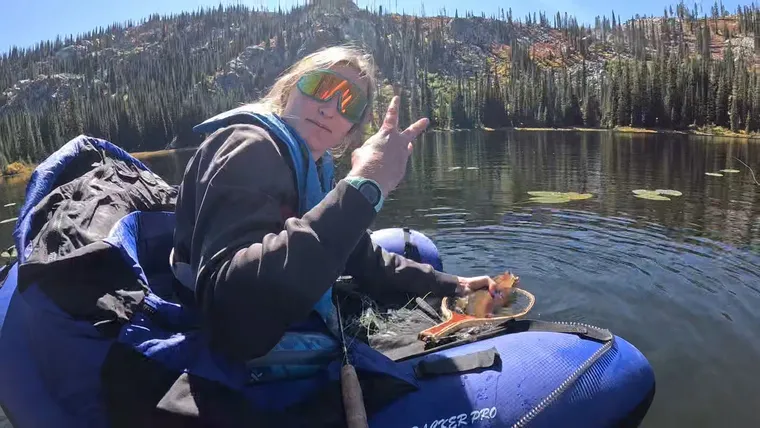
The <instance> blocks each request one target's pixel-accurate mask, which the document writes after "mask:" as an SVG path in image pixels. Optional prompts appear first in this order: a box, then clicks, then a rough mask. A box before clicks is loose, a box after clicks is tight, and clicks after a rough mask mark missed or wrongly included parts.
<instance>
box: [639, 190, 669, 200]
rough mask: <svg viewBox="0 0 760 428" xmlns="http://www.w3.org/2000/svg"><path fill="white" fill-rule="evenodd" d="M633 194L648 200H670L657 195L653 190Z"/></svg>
mask: <svg viewBox="0 0 760 428" xmlns="http://www.w3.org/2000/svg"><path fill="white" fill-rule="evenodd" d="M634 196H635V197H637V198H641V199H648V200H650V201H669V200H670V198H669V197H667V196H662V195H658V194H657V193H655V192H648V193H641V194H638V195H634Z"/></svg>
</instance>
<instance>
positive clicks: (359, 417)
mask: <svg viewBox="0 0 760 428" xmlns="http://www.w3.org/2000/svg"><path fill="white" fill-rule="evenodd" d="M338 300H339V299H338ZM335 306H336V308H337V309H338V324H339V325H340V337H341V341H342V342H343V343H342V345H343V366H342V367H341V368H340V389H341V394H342V396H343V410H344V412H345V416H346V426H347V427H348V428H368V427H369V425H368V424H367V410H366V409H365V408H364V396H363V394H362V387H361V384H359V376H358V375H357V374H356V369H354V366H353V365H352V364H351V362H350V361H349V360H348V347H347V346H346V336H345V334H344V332H343V318H342V317H341V314H340V303H339V302H337V301H336V302H335Z"/></svg>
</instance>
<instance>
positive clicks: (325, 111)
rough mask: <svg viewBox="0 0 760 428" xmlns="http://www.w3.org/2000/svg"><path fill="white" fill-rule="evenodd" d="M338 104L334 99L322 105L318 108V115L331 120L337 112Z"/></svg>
mask: <svg viewBox="0 0 760 428" xmlns="http://www.w3.org/2000/svg"><path fill="white" fill-rule="evenodd" d="M337 108H338V103H337V101H336V100H335V99H333V100H330V101H328V102H326V103H323V104H322V105H320V106H319V115H320V116H322V117H326V118H328V119H331V118H332V117H333V116H335V113H336V112H337V111H336V110H337Z"/></svg>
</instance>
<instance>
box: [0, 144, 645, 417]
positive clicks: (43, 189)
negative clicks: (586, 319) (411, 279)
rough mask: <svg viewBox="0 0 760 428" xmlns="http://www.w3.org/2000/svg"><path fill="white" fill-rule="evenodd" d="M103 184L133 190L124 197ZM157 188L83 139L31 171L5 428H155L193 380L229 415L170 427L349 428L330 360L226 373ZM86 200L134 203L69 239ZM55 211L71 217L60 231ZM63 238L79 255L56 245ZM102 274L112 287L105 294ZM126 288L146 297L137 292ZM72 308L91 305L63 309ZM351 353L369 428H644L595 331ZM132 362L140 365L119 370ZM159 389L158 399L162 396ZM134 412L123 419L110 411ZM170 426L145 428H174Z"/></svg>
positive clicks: (6, 368) (4, 295) (628, 373)
mask: <svg viewBox="0 0 760 428" xmlns="http://www.w3.org/2000/svg"><path fill="white" fill-rule="evenodd" d="M99 180H101V181H99ZM93 183H95V184H93ZM102 183H111V184H115V183H121V185H123V186H124V187H125V188H127V187H126V186H129V187H128V189H131V190H130V191H128V192H125V193H124V194H120V193H119V191H118V188H117V187H112V188H109V187H108V186H107V185H104V184H102ZM162 183H163V181H162V180H161V179H160V178H159V177H158V176H156V175H155V174H153V173H152V172H151V171H150V170H149V169H148V167H147V166H145V165H144V164H142V163H141V162H140V161H138V160H136V159H134V158H132V157H131V156H130V155H129V154H127V153H126V152H124V151H122V150H121V149H119V148H118V147H116V146H114V145H112V144H110V143H109V142H107V141H103V140H98V139H94V138H87V137H79V138H77V139H75V140H72V141H71V142H69V143H68V144H66V145H65V146H64V147H62V148H61V149H60V150H58V151H57V152H56V153H54V154H53V155H51V156H50V157H49V158H48V159H47V160H46V161H45V162H44V163H42V164H41V165H40V166H39V167H38V168H37V169H36V171H35V172H34V174H33V176H32V178H31V180H30V183H29V185H28V188H27V193H26V200H25V202H24V205H23V207H22V208H21V212H20V213H19V219H18V222H17V226H16V229H15V232H14V238H15V244H16V248H17V249H18V252H19V259H18V261H16V262H15V263H13V264H12V265H9V266H7V267H6V268H5V269H4V270H3V271H2V272H3V274H2V275H4V278H3V279H0V284H1V285H0V405H1V406H2V408H3V410H4V411H5V412H6V414H7V415H8V417H9V419H10V420H11V422H12V423H13V425H14V427H16V428H27V427H31V428H38V427H56V428H59V427H60V428H65V427H77V428H78V427H84V426H90V427H107V426H151V425H150V424H142V423H139V422H135V421H137V420H139V419H135V416H134V414H137V413H140V411H145V412H147V413H150V412H154V411H155V409H161V412H159V413H161V414H162V415H166V414H172V415H175V416H176V415H184V413H183V411H184V409H182V408H172V407H171V406H170V405H166V404H165V403H166V397H167V395H169V393H167V389H168V388H169V387H171V388H174V387H176V386H177V385H178V384H180V383H181V381H180V380H178V379H183V378H184V379H187V378H188V377H189V378H190V381H189V384H190V389H189V390H190V391H191V392H193V391H197V390H200V389H201V388H206V389H204V391H216V393H208V394H207V396H205V397H204V396H203V394H202V393H201V394H198V395H197V396H196V397H195V404H196V405H195V407H193V409H194V412H195V413H196V414H198V413H200V414H202V413H204V411H206V409H207V407H206V405H207V406H208V408H211V407H213V406H217V407H219V406H222V407H219V408H222V411H219V412H217V413H216V414H215V416H213V417H212V419H210V420H212V422H208V420H206V421H204V423H197V424H193V423H190V422H192V421H193V420H194V419H193V418H192V417H188V419H187V421H188V423H187V424H182V423H180V424H179V425H183V426H344V425H343V424H344V422H343V420H342V408H341V407H340V400H335V399H334V397H335V396H336V395H337V396H338V397H339V393H337V394H336V393H335V391H336V385H338V383H336V380H337V376H338V372H339V367H340V363H341V361H340V357H339V356H336V357H335V358H334V359H332V360H328V361H326V362H325V370H324V371H323V372H321V373H319V374H318V375H314V376H312V377H308V378H299V379H292V380H290V379H289V380H283V381H279V382H272V383H265V384H257V383H251V382H238V381H237V380H236V379H238V378H235V377H234V376H232V375H230V373H237V372H236V370H237V369H239V367H232V366H231V365H229V364H227V363H225V362H224V361H222V360H223V359H222V358H221V357H219V356H218V355H213V354H212V353H209V352H208V351H207V348H204V347H203V346H202V344H204V343H205V342H204V340H205V339H204V332H203V330H202V329H201V328H198V327H197V323H196V322H195V321H194V317H196V316H197V314H196V313H195V312H194V308H192V307H187V305H183V304H181V303H177V302H176V301H174V300H172V299H171V298H170V295H171V294H172V289H173V285H172V281H173V277H172V273H171V270H170V269H169V265H168V262H167V261H168V256H169V251H170V249H171V245H172V233H173V221H174V217H173V212H172V211H171V209H169V208H170V206H171V205H170V204H168V205H167V201H170V199H171V196H172V191H173V190H176V189H173V188H172V187H171V186H167V185H164V184H162ZM77 186H80V187H77ZM81 186H90V188H93V189H95V190H94V191H93V192H92V193H91V194H92V195H98V196H97V198H95V200H98V201H100V202H102V201H103V200H108V201H111V203H112V202H113V201H114V200H125V198H124V197H123V195H132V196H135V195H137V197H136V198H132V199H129V198H127V199H128V201H129V202H128V203H126V204H122V205H118V204H115V205H114V206H117V207H126V208H124V209H125V211H124V210H122V211H119V210H111V211H109V212H116V213H117V214H115V215H117V217H116V218H110V219H103V218H97V219H90V220H89V221H88V223H87V224H93V225H94V226H93V228H92V230H90V229H87V230H85V231H80V232H86V233H80V234H75V233H73V232H71V231H72V230H74V231H75V230H76V229H77V224H71V225H69V226H66V225H64V226H63V227H61V226H60V223H62V222H63V223H65V221H66V219H72V218H73V219H76V218H77V214H76V213H81V212H84V211H86V209H87V208H88V207H90V208H91V207H92V204H95V203H94V202H92V200H90V201H89V202H88V201H87V200H86V195H84V196H83V194H82V192H81ZM139 186H143V187H139ZM145 189H149V190H150V191H154V190H155V192H153V193H151V194H150V195H152V196H150V195H148V194H147V193H146V191H145ZM151 189H152V190H151ZM157 189H158V190H157ZM103 198H105V199H103ZM88 204H91V205H88ZM95 205H97V204H95ZM62 209H69V210H70V211H69V215H68V216H67V217H61V216H60V211H61V210H62ZM71 213H74V214H71ZM54 222H58V223H59V225H58V226H56V224H54ZM78 224H82V223H78ZM56 227H57V228H56ZM97 230H102V231H103V232H102V233H100V234H99V233H98V232H97ZM53 231H59V232H60V231H64V232H66V233H65V234H63V235H62V234H61V233H57V234H56V233H53ZM45 233H47V235H45ZM88 233H89V235H88ZM101 235H102V236H101ZM70 236H79V237H80V239H86V240H88V241H87V242H74V241H73V240H72V242H64V241H66V239H68V238H66V237H70ZM81 237H84V238H81ZM373 239H376V242H378V243H379V244H380V245H381V246H383V247H384V248H386V249H387V250H388V251H394V252H397V253H402V254H404V253H405V254H407V256H410V254H409V253H410V252H414V253H415V254H416V256H417V257H418V258H421V259H423V260H424V261H428V262H430V263H431V264H440V259H438V255H437V251H436V250H435V246H434V245H433V244H432V242H431V241H430V240H429V239H427V238H426V237H425V236H424V235H422V234H421V233H419V232H417V231H404V230H402V229H388V230H385V231H378V232H376V234H375V235H374V236H373ZM43 246H47V248H48V250H47V251H42V250H44V248H42V247H43ZM61 248H69V250H67V251H66V252H65V253H64V254H62V253H61V250H60V249H61ZM38 250H39V251H41V252H42V254H44V257H43V256H40V254H38ZM87 263H90V264H87ZM50 269H52V270H50ZM106 274H107V275H110V278H111V279H110V280H108V281H101V282H98V280H97V279H98V278H104V277H105V276H103V275H106ZM0 278H2V276H0ZM124 278H135V279H136V282H135V283H136V284H139V286H137V288H134V287H133V288H130V287H132V286H131V285H130V283H129V282H128V281H127V282H125V280H124ZM125 284H126V285H125ZM72 294H77V295H83V296H85V297H86V298H83V300H81V301H78V302H79V303H77V304H76V305H74V304H69V303H68V302H70V301H71V300H70V296H71V295H72ZM81 302H90V303H91V306H87V305H85V304H84V303H81ZM356 342H357V343H356V344H353V345H352V348H354V350H353V351H352V353H353V354H352V355H353V358H354V359H355V360H354V361H355V366H356V369H357V372H358V374H359V377H360V379H361V380H362V389H363V393H364V395H365V401H366V406H367V414H368V420H369V426H370V427H389V428H390V427H408V428H414V427H417V428H423V427H424V428H454V427H462V426H467V427H471V426H474V427H525V426H530V427H534V426H535V427H584V428H590V427H613V426H637V425H638V424H639V423H640V421H641V420H642V418H643V417H644V415H645V414H646V412H647V410H648V408H649V405H650V403H651V401H652V399H653V397H654V390H655V381H654V374H653V371H652V368H651V367H650V365H649V363H648V361H647V360H646V358H645V357H644V356H643V355H642V354H641V353H640V352H639V351H638V350H637V349H636V348H635V347H634V346H633V345H631V344H630V343H628V342H627V341H625V340H624V339H622V338H620V337H617V336H615V335H614V334H611V333H610V332H609V331H607V330H605V329H603V328H597V327H593V326H588V325H582V324H576V323H562V322H557V323H554V322H545V321H535V320H520V321H510V322H507V323H504V324H503V325H500V326H494V327H493V328H491V329H489V330H487V331H485V332H483V333H480V334H478V335H475V336H472V337H469V338H468V339H459V340H455V341H452V342H448V343H445V344H442V345H440V346H438V347H433V348H424V347H420V350H419V351H418V352H414V353H411V354H407V355H404V356H403V357H401V358H395V359H392V358H390V357H388V356H386V355H384V354H383V353H381V352H379V351H376V350H374V349H373V348H372V347H370V346H369V345H367V344H365V343H362V342H361V341H359V340H357V341H356ZM167 349H171V352H172V353H174V355H173V356H172V358H168V357H166V355H165V354H166V350H167ZM130 353H131V354H130ZM183 353H185V354H183ZM127 354H128V355H127ZM125 355H126V356H125ZM131 355H138V357H136V358H137V359H134V358H133V359H132V360H129V361H132V363H130V364H126V363H123V362H124V361H127V360H128V357H129V358H131V357H130V356H131ZM178 355H188V356H192V357H188V358H184V359H183V358H182V357H181V356H180V357H178ZM115 361H119V362H120V363H118V364H117V363H115ZM230 367H232V368H230ZM222 369H224V370H226V371H224V370H222ZM124 371H126V372H124ZM125 373H126V374H125ZM193 377H194V379H195V380H193ZM243 377H245V374H243ZM161 379H164V380H166V382H165V383H164V384H163V385H164V386H165V387H166V388H164V389H160V388H158V386H156V385H158V384H157V383H155V382H159V381H160V380H161ZM149 385H151V386H149ZM209 385H210V386H209ZM196 388H197V389H196ZM180 395H181V394H180ZM199 397H200V398H199ZM331 397H333V398H331ZM175 398H176V397H175ZM181 399H184V398H182V397H181ZM181 399H180V401H181ZM127 401H129V402H131V404H129V406H132V407H129V406H126V405H125V406H124V407H121V408H119V406H120V405H121V404H123V402H127ZM119 403H121V404H119ZM198 403H210V404H203V405H201V404H198ZM115 408H118V410H114V409H115ZM138 410H139V411H138ZM209 412H210V411H209ZM191 413H192V412H191ZM220 414H221V415H224V417H226V418H227V419H223V418H222V417H221V416H219V415H220ZM196 416H197V415H196ZM220 418H222V419H220ZM166 420H168V419H162V418H161V417H156V418H155V419H153V423H154V424H155V426H173V425H171V424H169V423H163V422H162V421H166ZM180 420H181V419H180ZM174 421H175V422H176V419H175V420H174Z"/></svg>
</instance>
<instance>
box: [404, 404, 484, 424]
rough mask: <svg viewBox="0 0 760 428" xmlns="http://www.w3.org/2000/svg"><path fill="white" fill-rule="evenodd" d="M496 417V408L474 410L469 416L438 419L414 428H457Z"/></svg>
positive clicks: (460, 415)
mask: <svg viewBox="0 0 760 428" xmlns="http://www.w3.org/2000/svg"><path fill="white" fill-rule="evenodd" d="M495 417H496V407H488V408H485V409H480V410H473V411H472V412H470V414H469V415H468V414H467V413H461V414H459V415H456V416H452V417H450V418H445V419H437V420H435V421H433V422H429V423H426V424H425V425H422V426H421V427H420V426H417V425H415V426H414V427H412V428H456V427H461V426H467V425H470V424H474V423H475V422H477V421H482V420H485V419H493V418H495Z"/></svg>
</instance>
